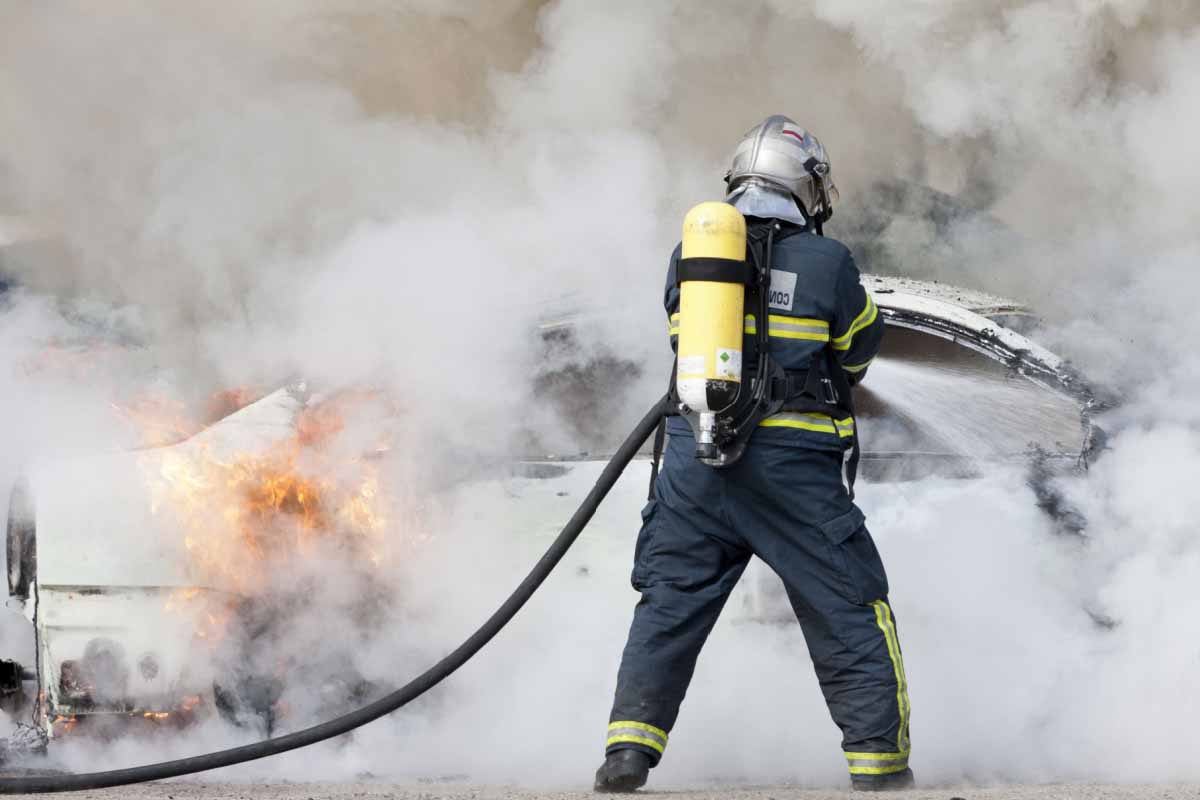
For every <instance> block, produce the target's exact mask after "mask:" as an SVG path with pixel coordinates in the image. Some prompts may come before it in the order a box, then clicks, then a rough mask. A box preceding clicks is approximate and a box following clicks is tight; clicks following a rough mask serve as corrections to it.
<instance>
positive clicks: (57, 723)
mask: <svg viewBox="0 0 1200 800" xmlns="http://www.w3.org/2000/svg"><path fill="white" fill-rule="evenodd" d="M78 724H79V720H78V719H77V718H76V717H74V716H70V717H64V716H57V717H55V718H54V719H52V720H51V721H50V729H51V731H52V734H51V735H53V736H55V737H58V736H65V735H67V734H68V733H70V732H71V731H73V730H75V726H77V725H78Z"/></svg>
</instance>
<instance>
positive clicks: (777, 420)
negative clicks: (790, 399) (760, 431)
mask: <svg viewBox="0 0 1200 800" xmlns="http://www.w3.org/2000/svg"><path fill="white" fill-rule="evenodd" d="M758 426H759V427H760V428H795V429H797V430H802V431H816V432H817V433H831V434H833V435H834V436H837V437H838V438H840V439H849V438H850V437H851V436H853V435H854V417H846V418H845V419H834V418H833V417H831V416H829V415H828V414H798V413H792V412H790V411H783V412H780V413H778V414H772V415H771V416H769V417H767V418H766V419H764V420H763V421H762V422H760V423H758Z"/></svg>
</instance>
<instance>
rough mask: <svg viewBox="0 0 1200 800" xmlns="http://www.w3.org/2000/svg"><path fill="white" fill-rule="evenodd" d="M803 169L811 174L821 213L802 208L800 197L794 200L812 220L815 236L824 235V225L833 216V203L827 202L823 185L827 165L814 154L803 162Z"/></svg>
mask: <svg viewBox="0 0 1200 800" xmlns="http://www.w3.org/2000/svg"><path fill="white" fill-rule="evenodd" d="M804 171H805V172H807V173H808V174H809V175H811V176H812V180H813V188H814V189H815V192H814V194H815V195H816V196H817V199H818V200H820V201H821V213H820V214H814V213H812V212H810V211H809V210H808V209H807V208H804V203H803V202H801V201H800V198H796V202H797V203H800V208H801V209H802V210H803V211H804V215H805V216H806V217H808V218H809V219H811V220H812V221H813V229H814V230H815V231H816V233H817V236H824V235H825V229H824V225H825V223H826V222H828V221H829V218H830V217H832V216H833V203H831V202H829V190H828V189H827V188H826V186H825V176H826V175H827V174H829V165H828V164H826V163H825V162H823V161H819V160H817V158H816V157H815V156H814V157H812V158H809V159H808V161H805V162H804Z"/></svg>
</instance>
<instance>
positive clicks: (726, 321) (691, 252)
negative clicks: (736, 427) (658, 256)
mask: <svg viewBox="0 0 1200 800" xmlns="http://www.w3.org/2000/svg"><path fill="white" fill-rule="evenodd" d="M678 270H679V273H678V278H679V341H678V351H677V352H678V355H679V365H678V372H677V373H676V387H677V391H678V392H679V399H680V400H681V401H682V402H683V404H684V405H686V406H687V407H688V409H690V410H691V411H692V412H695V413H696V414H698V416H699V418H698V421H697V424H694V425H693V427H694V428H695V429H696V430H695V433H696V457H697V458H700V459H702V460H705V461H709V460H717V459H718V458H719V451H718V449H717V446H716V442H715V436H716V428H717V419H716V417H717V414H720V413H721V412H723V411H726V410H727V409H728V408H729V407H730V406H732V405H733V404H734V402H735V401H736V400H737V396H738V390H739V389H740V388H741V382H742V330H743V326H744V324H745V323H744V306H745V299H746V276H747V274H748V267H747V266H746V218H745V217H743V216H742V214H741V212H740V211H738V210H737V209H736V208H734V207H733V206H731V205H729V204H728V203H701V204H700V205H698V206H696V207H694V208H693V209H692V210H691V211H689V212H688V213H687V216H686V217H685V218H684V220H683V252H682V254H681V257H680V261H679V267H678Z"/></svg>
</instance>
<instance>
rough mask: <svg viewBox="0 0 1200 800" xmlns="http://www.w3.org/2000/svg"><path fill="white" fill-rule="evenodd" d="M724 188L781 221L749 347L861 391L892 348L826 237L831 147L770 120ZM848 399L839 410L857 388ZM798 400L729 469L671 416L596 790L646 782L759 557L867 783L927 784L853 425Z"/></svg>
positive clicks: (845, 258)
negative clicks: (861, 505)
mask: <svg viewBox="0 0 1200 800" xmlns="http://www.w3.org/2000/svg"><path fill="white" fill-rule="evenodd" d="M726 183H727V187H728V194H727V197H726V202H728V203H729V204H731V205H733V206H734V207H735V208H737V209H738V210H739V211H740V212H741V213H742V215H744V217H745V219H746V223H747V228H748V229H749V231H750V235H751V238H753V235H754V231H755V230H757V229H761V228H762V227H763V226H770V227H771V229H772V230H773V237H772V239H773V245H772V246H771V248H770V250H771V252H770V256H771V261H770V262H769V263H770V264H771V267H772V269H771V280H770V309H769V310H770V314H769V316H768V319H767V320H762V319H755V318H753V317H752V316H750V315H747V317H746V325H745V328H746V331H745V332H746V336H745V339H746V341H745V342H744V343H743V348H744V349H745V350H747V352H749V351H750V349H751V348H752V347H753V342H752V341H751V339H752V338H753V337H752V335H751V334H756V333H757V326H758V325H762V324H764V323H765V324H767V325H768V327H769V338H768V341H769V350H770V353H771V355H772V357H773V358H774V359H776V362H777V363H778V364H781V365H782V367H783V368H784V369H786V370H787V376H788V381H787V382H785V385H787V386H798V385H801V384H804V383H805V381H806V378H807V376H806V374H805V373H807V372H808V371H809V370H818V371H819V376H813V377H814V378H816V377H820V379H821V385H825V386H828V387H836V386H844V387H846V388H845V389H844V393H845V394H849V393H850V389H849V386H850V385H852V384H856V383H858V382H860V381H861V380H862V379H863V378H864V376H865V375H866V373H867V368H868V366H869V365H870V364H871V361H872V359H874V357H875V355H876V353H877V352H878V350H879V344H880V340H881V338H882V336H883V320H882V318H881V316H880V315H879V313H878V312H877V310H876V307H875V303H874V301H873V300H872V298H871V296H870V294H868V293H867V291H866V290H865V289H864V288H863V286H862V285H861V283H860V282H859V273H858V270H857V269H856V267H855V265H854V259H853V258H852V257H851V255H850V252H849V250H848V249H847V248H846V247H845V246H844V245H842V244H841V243H840V242H837V241H835V240H834V239H831V238H827V237H824V236H822V235H820V234H821V229H822V224H823V223H824V222H825V221H826V220H828V218H829V216H830V214H831V213H832V206H833V202H834V201H835V200H836V199H837V191H836V189H835V188H834V185H833V182H832V179H831V175H830V172H829V160H828V157H827V156H826V154H825V150H824V148H823V147H822V146H821V144H820V142H818V141H817V139H816V137H814V136H813V135H812V134H811V133H810V132H808V131H807V130H805V129H804V128H802V127H801V126H799V125H797V124H796V123H795V122H793V121H792V120H791V119H789V118H787V117H783V116H773V117H770V118H768V119H767V120H765V121H764V122H763V123H761V124H760V125H758V126H757V127H755V128H754V129H752V130H751V131H750V132H749V133H747V134H746V136H745V137H744V138H743V140H742V141H741V143H740V144H739V145H738V147H737V150H736V152H735V154H734V157H733V164H732V168H731V169H730V170H729V173H728V174H727V175H726ZM679 260H680V248H679V247H677V248H676V249H675V252H674V253H673V255H672V257H671V263H670V268H669V270H668V276H667V287H666V298H665V302H666V309H667V314H668V320H669V330H670V333H671V340H672V347H676V345H677V341H676V337H677V335H678V329H679V324H678V312H679V298H680V290H679V288H678V286H677V281H676V275H677V269H678V263H679ZM746 309H747V311H750V310H751V306H750V305H749V304H747V306H746ZM748 363H749V362H748ZM793 378H795V381H793ZM808 385H812V383H811V382H809V383H808ZM841 400H842V402H841V403H839V404H838V406H837V407H836V408H846V407H847V406H848V404H849V401H850V398H849V397H843V398H841ZM787 408H788V407H787V404H784V406H783V410H782V411H779V412H778V413H775V414H773V415H771V416H767V417H765V418H763V419H762V420H761V421H760V422H759V423H758V425H757V427H755V428H754V429H753V434H752V437H751V438H750V439H749V443H748V445H747V446H746V447H745V449H744V452H743V453H742V455H741V456H740V458H738V459H737V460H736V461H735V462H734V463H732V464H730V465H728V466H722V467H720V468H715V467H713V466H710V465H709V464H706V463H704V462H703V461H702V460H700V459H698V458H697V457H696V440H695V439H694V433H693V430H692V428H691V427H689V425H688V424H687V422H685V421H684V420H683V419H681V418H679V417H672V418H670V419H669V421H668V423H667V433H668V434H669V440H668V443H667V446H666V450H665V453H664V455H663V466H662V471H661V474H660V475H659V476H658V479H657V481H656V483H655V487H654V490H653V495H652V499H651V500H650V502H649V503H648V504H647V505H646V507H645V508H644V509H643V511H642V528H641V532H640V533H639V534H638V538H637V544H636V547H635V555H634V567H633V574H632V583H633V586H634V588H635V589H637V590H638V591H639V592H640V593H641V600H640V602H639V603H638V604H637V607H636V609H635V610H634V615H633V624H632V627H631V629H630V631H629V639H628V643H627V644H626V646H625V651H624V655H623V657H622V660H621V667H620V671H619V673H618V676H617V689H616V698H615V701H614V704H613V709H612V714H611V716H610V723H609V726H608V736H607V745H606V750H605V753H606V757H605V761H604V764H603V765H602V766H601V767H600V769H599V771H598V772H597V773H596V782H595V789H596V791H599V792H631V791H633V790H635V789H637V788H639V787H641V786H643V785H644V784H645V782H646V779H647V777H648V773H649V770H650V769H651V768H652V767H654V766H656V765H657V764H658V763H659V760H660V759H661V758H662V757H663V753H664V751H665V750H666V747H667V738H668V735H669V734H670V732H671V729H672V728H673V727H674V725H675V720H676V717H677V715H678V713H679V707H680V703H681V702H682V701H683V697H684V693H685V692H686V691H687V687H688V683H689V682H690V681H691V679H692V673H693V671H694V668H695V665H696V658H697V656H698V655H699V653H700V649H701V647H702V646H703V644H704V641H705V639H706V638H707V637H708V634H709V632H710V631H711V630H712V627H713V625H714V623H716V621H717V617H718V616H719V615H720V613H721V609H722V607H723V606H724V605H725V601H726V599H727V598H728V596H729V593H730V591H731V590H732V589H733V587H734V585H735V584H736V583H737V582H738V579H739V578H740V577H741V575H742V572H743V570H744V569H745V567H746V564H747V562H748V561H749V559H750V557H751V556H752V555H756V556H758V557H759V558H761V559H762V560H763V561H764V562H766V563H767V565H769V566H770V567H771V568H772V569H773V570H774V571H775V572H776V573H777V574H778V575H779V576H780V578H782V580H783V584H784V586H785V588H786V590H787V596H788V599H789V601H790V602H791V605H792V608H793V610H794V611H795V614H796V617H797V619H798V620H799V622H800V626H801V629H802V631H803V633H804V637H805V641H806V642H807V644H808V649H809V654H810V656H811V658H812V662H813V666H814V667H815V669H816V673H817V677H818V679H819V682H820V686H821V691H822V692H823V694H824V696H825V701H826V703H827V705H828V707H829V713H830V715H831V716H832V717H833V720H834V722H835V723H836V724H837V725H838V727H839V728H841V731H842V749H843V751H844V753H845V756H846V762H847V765H848V766H849V771H850V780H851V784H852V787H853V788H855V789H860V790H883V789H901V788H907V787H909V786H911V785H912V783H913V778H912V772H911V770H910V769H909V767H908V757H909V735H908V728H909V704H908V692H907V686H906V682H905V677H904V664H903V661H902V659H901V653H900V643H899V640H898V639H897V634H896V621H895V616H894V614H893V612H892V608H891V605H890V604H889V602H888V582H887V576H886V574H885V572H884V568H883V564H882V562H881V561H880V557H879V553H878V551H877V550H876V548H875V543H874V542H873V541H872V539H871V535H870V533H868V531H867V528H866V525H865V522H864V516H863V513H862V512H861V511H860V510H859V509H858V507H857V506H856V505H855V504H854V502H853V492H852V488H853V486H852V483H853V475H852V472H853V471H852V470H848V469H847V468H846V467H847V464H848V462H849V461H850V459H848V458H847V454H848V453H849V452H850V449H851V447H852V446H853V445H856V441H855V423H854V418H853V416H852V415H849V414H846V413H845V412H844V411H838V410H835V407H834V406H831V407H830V413H828V414H821V413H813V412H812V410H811V406H810V405H806V406H803V408H805V409H806V410H804V411H789V410H787ZM847 473H851V474H850V475H849V476H848V475H847ZM745 690H747V689H746V688H744V687H739V689H738V691H745ZM745 722H746V727H744V728H743V729H740V730H738V731H736V732H724V733H723V732H720V731H710V732H709V733H710V734H712V735H716V736H730V735H736V736H739V737H744V736H745V735H747V733H746V732H747V731H753V727H752V726H753V720H746V721H745Z"/></svg>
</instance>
